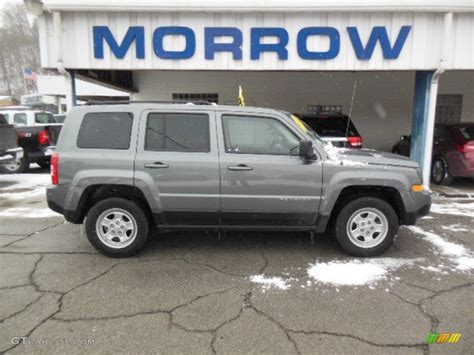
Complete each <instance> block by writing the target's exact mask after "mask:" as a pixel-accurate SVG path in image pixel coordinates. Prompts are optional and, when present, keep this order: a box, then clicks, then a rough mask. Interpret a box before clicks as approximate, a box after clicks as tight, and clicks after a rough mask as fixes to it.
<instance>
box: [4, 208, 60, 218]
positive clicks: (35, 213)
mask: <svg viewBox="0 0 474 355" xmlns="http://www.w3.org/2000/svg"><path fill="white" fill-rule="evenodd" d="M60 216H61V215H60V214H58V213H56V212H54V211H52V210H50V209H49V208H31V207H12V208H8V209H6V210H3V211H0V217H17V218H47V217H60Z"/></svg>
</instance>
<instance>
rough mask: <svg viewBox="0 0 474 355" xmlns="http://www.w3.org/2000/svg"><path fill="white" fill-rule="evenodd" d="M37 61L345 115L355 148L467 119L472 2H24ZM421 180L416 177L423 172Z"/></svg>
mask: <svg viewBox="0 0 474 355" xmlns="http://www.w3.org/2000/svg"><path fill="white" fill-rule="evenodd" d="M25 3H26V5H27V6H28V10H29V12H30V13H32V14H34V15H36V16H38V19H39V30H40V48H41V63H42V66H43V67H45V68H55V69H57V70H58V71H59V72H60V73H61V74H63V75H64V77H65V78H66V80H67V82H68V87H69V90H68V95H67V98H68V102H69V105H74V103H75V80H76V79H77V78H81V79H82V80H89V81H92V82H97V83H100V84H102V85H107V86H109V87H111V88H116V89H119V90H122V91H124V90H125V91H126V92H129V93H130V94H131V98H132V100H153V101H155V100H165V101H169V100H208V101H213V102H218V103H219V104H237V100H238V88H239V85H240V86H241V87H242V88H243V90H244V93H245V99H246V102H247V105H248V106H263V107H272V108H278V109H283V110H286V111H289V112H296V113H302V112H309V111H314V110H318V109H321V108H322V109H325V110H326V109H327V110H340V111H342V112H343V113H344V114H350V116H351V118H352V120H353V121H354V123H355V125H356V126H357V128H358V130H359V132H360V133H361V135H362V136H363V138H364V145H365V146H366V147H370V148H376V149H383V150H390V149H391V147H392V146H393V144H395V143H396V141H397V140H398V139H399V137H400V136H401V135H406V134H412V137H413V139H412V153H411V154H412V157H413V158H414V159H416V160H418V161H419V162H420V163H421V164H422V166H423V167H424V168H425V169H424V170H425V177H426V174H428V172H427V171H428V170H429V169H426V167H428V166H430V159H431V142H432V140H433V129H434V123H435V121H437V122H460V121H461V122H462V121H474V3H473V1H472V0H451V1H446V0H399V1H396V2H394V1H388V0H385V1H383V0H373V1H354V0H352V1H351V0H345V1H341V0H333V1H331V0H321V1H308V0H292V1H289V0H287V1H283V0H276V1H255V0H239V1H225V0H222V1H218V0H199V1H195V0H185V1H182V0H174V1H167V0H164V1H145V0H136V1H110V0H102V1H92V0H69V1H66V0H64V1H62V0H43V1H39V0H25ZM425 181H426V180H425Z"/></svg>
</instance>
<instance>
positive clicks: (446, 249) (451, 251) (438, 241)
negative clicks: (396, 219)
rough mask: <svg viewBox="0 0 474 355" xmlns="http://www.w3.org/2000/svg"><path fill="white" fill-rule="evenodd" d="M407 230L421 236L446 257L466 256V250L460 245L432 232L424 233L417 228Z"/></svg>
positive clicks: (409, 227)
mask: <svg viewBox="0 0 474 355" xmlns="http://www.w3.org/2000/svg"><path fill="white" fill-rule="evenodd" d="M407 228H408V229H409V230H411V231H412V232H414V233H417V234H421V235H422V236H423V239H425V240H426V241H428V242H430V243H431V244H433V245H434V246H435V247H436V248H437V249H438V250H439V251H440V252H441V253H442V254H444V255H446V256H464V255H466V254H467V250H466V248H464V247H463V246H462V245H460V244H456V243H453V242H448V241H447V240H444V239H443V238H442V237H441V236H439V235H437V234H435V233H433V232H428V231H425V230H424V229H421V228H420V227H417V226H408V227H407Z"/></svg>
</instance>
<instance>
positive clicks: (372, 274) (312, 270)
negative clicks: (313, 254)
mask: <svg viewBox="0 0 474 355" xmlns="http://www.w3.org/2000/svg"><path fill="white" fill-rule="evenodd" d="M416 261H417V259H411V260H407V259H393V258H380V259H372V260H364V261H361V260H358V259H355V260H350V261H331V262H328V263H315V264H313V265H311V266H310V267H309V268H308V275H309V276H310V277H311V278H312V279H314V280H315V281H319V282H322V283H328V284H333V285H340V286H349V285H351V286H354V285H359V286H360V285H368V284H372V283H374V282H376V281H380V280H382V279H385V278H386V277H387V274H388V272H389V271H391V270H395V269H398V268H400V267H402V266H405V265H411V264H413V263H414V262H416Z"/></svg>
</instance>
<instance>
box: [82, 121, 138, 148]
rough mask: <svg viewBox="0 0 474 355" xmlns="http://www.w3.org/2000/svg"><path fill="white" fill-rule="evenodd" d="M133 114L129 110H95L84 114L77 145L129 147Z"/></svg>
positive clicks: (87, 146)
mask: <svg viewBox="0 0 474 355" xmlns="http://www.w3.org/2000/svg"><path fill="white" fill-rule="evenodd" d="M132 123H133V115H132V114H131V113H129V112H93V113H88V114H86V115H85V116H84V119H83V121H82V124H81V128H80V129H79V136H78V138H77V146H78V147H79V148H92V149H128V148H129V147H130V135H131V132H132Z"/></svg>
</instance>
